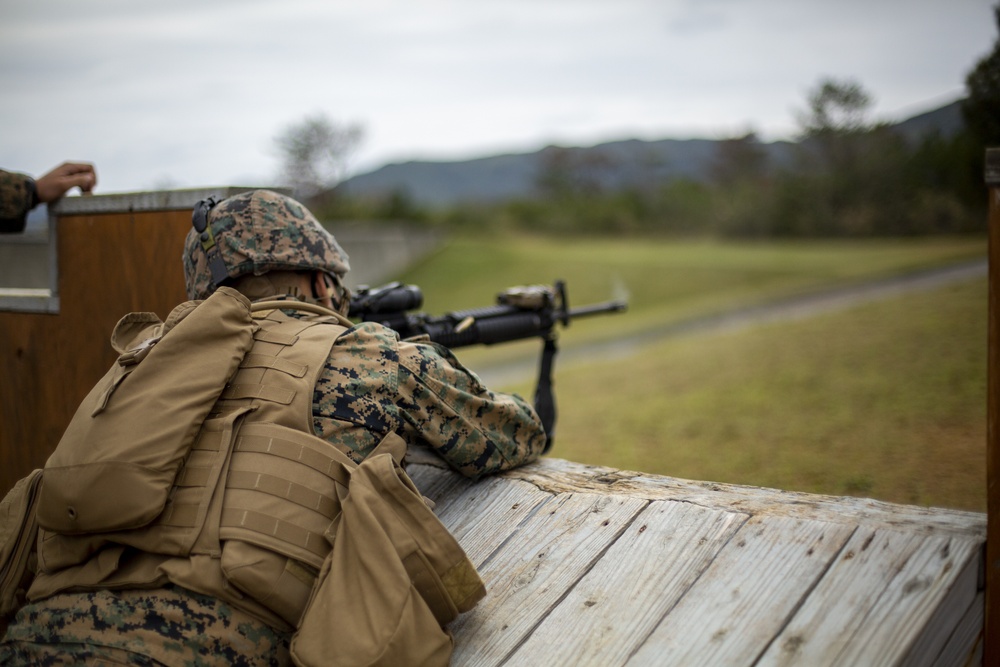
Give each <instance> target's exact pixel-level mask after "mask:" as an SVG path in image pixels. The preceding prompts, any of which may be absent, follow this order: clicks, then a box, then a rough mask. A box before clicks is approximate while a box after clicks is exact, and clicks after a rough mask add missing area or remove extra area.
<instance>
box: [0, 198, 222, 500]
mask: <svg viewBox="0 0 1000 667" xmlns="http://www.w3.org/2000/svg"><path fill="white" fill-rule="evenodd" d="M227 194H228V193H227ZM206 196H207V195H206ZM199 198H200V197H199ZM76 199H84V198H76ZM88 199H89V198H88ZM93 199H94V200H100V197H93ZM111 199H112V201H110V202H109V203H110V204H111V206H108V207H106V208H110V209H124V210H117V211H114V210H113V211H103V212H101V210H100V209H101V206H100V204H101V203H102V202H101V201H95V202H93V203H91V202H82V203H86V204H88V205H89V208H93V209H96V211H97V212H83V213H79V212H73V211H74V207H73V206H63V207H62V209H63V210H65V211H69V212H68V213H60V212H59V211H60V207H58V206H57V207H55V209H54V210H55V211H56V213H55V222H54V233H55V234H56V241H57V256H58V262H57V266H58V296H59V312H58V313H54V314H49V313H37V312H34V313H33V312H12V311H2V312H0V406H2V407H0V410H2V411H0V492H2V493H6V491H7V490H8V489H9V488H10V487H12V486H13V485H14V483H15V482H16V481H17V480H18V479H20V478H21V477H23V476H25V475H26V474H28V473H29V472H30V471H31V470H33V469H34V468H38V467H41V466H43V465H44V464H45V461H46V459H47V458H48V456H49V454H50V453H51V452H52V450H53V449H54V448H55V446H56V444H57V443H58V442H59V439H60V437H62V433H63V431H64V430H65V428H66V425H67V424H68V423H69V420H70V419H71V418H72V416H73V414H74V413H75V411H76V408H77V406H78V405H79V403H80V401H81V400H82V399H83V398H84V397H85V396H86V394H87V393H88V392H89V391H90V389H91V387H92V386H93V385H94V383H96V382H97V380H99V379H100V378H101V377H102V376H103V375H104V373H105V372H106V371H107V369H108V368H109V367H110V365H111V364H112V363H114V362H115V360H116V359H117V354H116V353H115V352H114V351H113V350H112V348H111V345H110V342H109V339H110V335H111V331H112V329H113V328H114V326H115V324H116V323H117V322H118V320H119V319H120V318H121V317H122V316H123V315H125V314H126V313H128V312H131V311H151V312H154V313H156V314H157V315H159V316H160V318H161V319H162V318H165V317H166V316H167V314H168V313H169V312H170V310H171V309H172V308H173V307H174V306H175V305H177V304H178V303H181V302H182V301H184V300H185V299H186V298H187V297H186V294H185V291H184V274H183V268H182V264H181V252H182V249H183V244H184V236H185V234H186V233H187V230H188V229H189V228H190V226H191V207H190V206H188V205H184V206H183V207H180V208H174V209H161V210H147V211H136V210H129V209H130V208H131V209H134V207H133V206H131V205H130V204H129V203H128V202H127V201H125V202H123V201H122V198H121V197H119V198H117V199H115V198H111ZM174 199H177V197H174ZM66 201H67V202H68V200H66ZM69 203H72V202H69ZM82 203H81V204H82ZM188 203H189V202H188ZM78 208H79V207H78Z"/></svg>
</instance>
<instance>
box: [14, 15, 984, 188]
mask: <svg viewBox="0 0 1000 667" xmlns="http://www.w3.org/2000/svg"><path fill="white" fill-rule="evenodd" d="M995 4H996V0H837V1H836V2H834V1H832V0H432V1H426V2H422V1H420V0H355V1H351V2H347V1H342V0H281V1H280V2H279V1H278V0H171V1H170V2H156V3H153V2H146V1H143V0H0V91H2V96H3V104H2V105H0V120H2V124H3V131H2V132H0V167H3V168H7V169H13V170H19V171H26V172H29V173H33V174H36V175H39V174H41V173H43V172H44V171H46V170H47V169H49V168H51V167H53V166H55V165H56V164H58V163H59V162H61V161H63V160H64V159H83V160H89V161H92V162H94V163H95V164H96V165H97V169H98V174H99V178H100V182H99V186H98V187H99V191H100V192H122V191H131V190H142V189H150V188H160V187H168V186H169V187H204V186H215V185H261V184H264V185H267V184H275V183H276V182H275V175H276V174H277V172H278V168H279V160H278V157H277V154H276V152H275V144H274V137H275V136H276V135H277V134H278V133H279V132H280V131H281V130H282V129H283V128H285V127H287V126H288V125H289V124H291V123H295V122H297V121H301V120H302V119H303V118H305V117H306V116H310V115H315V114H317V113H323V114H326V115H327V116H328V117H329V118H331V119H332V120H334V121H336V122H338V123H344V124H349V123H356V124H359V125H361V126H362V127H363V129H364V140H363V142H362V143H361V145H360V147H359V149H358V150H357V152H356V153H355V155H354V159H353V161H352V167H351V168H352V171H354V172H361V171H368V170H370V169H373V168H376V167H378V166H381V165H382V164H385V163H387V162H395V161H402V160H407V159H454V158H468V157H482V156H486V155H492V154H497V153H501V152H521V151H531V150H536V149H538V148H541V147H543V146H545V145H547V144H553V143H555V144H561V145H592V144H595V143H599V142H601V141H607V140H614V139H624V138H632V137H636V138H644V139H662V138H688V137H708V138H719V137H725V136H731V135H734V134H737V133H743V132H745V131H747V130H751V129H752V130H755V131H757V132H758V133H759V134H760V135H761V136H762V137H763V138H764V139H767V140H771V139H778V138H788V137H791V136H792V135H793V134H794V132H795V128H796V124H795V112H796V111H797V110H799V109H802V108H803V107H804V104H805V99H806V95H807V94H808V92H809V90H810V89H812V88H813V87H814V86H815V85H816V84H817V82H818V81H819V80H820V79H821V78H822V77H834V78H837V79H854V80H856V81H857V82H859V83H860V84H861V85H862V86H863V87H864V88H865V89H866V90H867V91H868V92H869V93H870V94H871V96H872V97H873V98H874V101H875V107H874V116H875V117H877V118H878V119H884V120H891V119H902V118H905V117H908V116H909V115H913V114H916V113H920V112H922V111H927V110H930V109H933V108H936V107H938V106H941V105H943V104H946V103H948V102H951V101H954V100H955V99H958V98H960V97H961V96H963V94H964V80H965V76H966V74H967V73H968V72H969V71H970V70H971V69H972V68H973V67H974V65H975V63H976V62H977V61H978V60H979V58H981V57H982V56H984V55H986V54H987V53H988V52H989V51H990V50H991V49H992V46H993V42H994V40H995V39H996V37H997V28H996V24H995V21H994V16H993V10H992V7H993V5H995Z"/></svg>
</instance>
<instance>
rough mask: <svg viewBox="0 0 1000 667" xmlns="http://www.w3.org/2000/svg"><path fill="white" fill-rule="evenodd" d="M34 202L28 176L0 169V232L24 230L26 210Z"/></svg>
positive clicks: (32, 187) (30, 207) (30, 179)
mask: <svg viewBox="0 0 1000 667" xmlns="http://www.w3.org/2000/svg"><path fill="white" fill-rule="evenodd" d="M36 203H37V202H36V201H35V181H34V180H33V179H32V178H31V177H30V176H25V175H24V174H18V173H15V172H11V171H2V170H0V233H12V232H21V231H24V225H25V220H26V217H27V215H28V211H30V210H31V209H32V208H34V206H35V204H36Z"/></svg>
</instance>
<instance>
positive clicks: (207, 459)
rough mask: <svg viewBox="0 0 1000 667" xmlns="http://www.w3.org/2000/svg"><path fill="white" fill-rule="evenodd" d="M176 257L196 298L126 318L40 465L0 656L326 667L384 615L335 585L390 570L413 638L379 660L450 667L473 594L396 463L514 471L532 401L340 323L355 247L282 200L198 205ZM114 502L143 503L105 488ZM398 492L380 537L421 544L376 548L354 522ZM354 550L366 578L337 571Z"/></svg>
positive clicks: (536, 444)
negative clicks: (31, 547)
mask: <svg viewBox="0 0 1000 667" xmlns="http://www.w3.org/2000/svg"><path fill="white" fill-rule="evenodd" d="M183 264H184V270H185V279H186V285H187V291H188V296H189V298H190V299H191V301H189V302H187V303H185V304H181V305H180V306H178V308H177V309H175V310H174V312H172V313H171V314H170V316H169V317H168V318H167V319H166V321H164V322H160V321H159V319H158V318H155V317H154V316H151V314H135V313H134V314H131V315H130V316H126V317H125V318H123V319H122V321H121V322H120V323H119V325H118V327H116V329H115V332H113V335H112V344H113V345H114V346H115V349H116V351H119V352H120V357H119V362H118V363H117V364H116V365H115V366H114V367H113V368H112V369H110V370H109V372H108V375H107V376H106V377H105V378H104V379H102V381H101V382H99V383H98V385H97V386H96V387H95V388H94V390H93V391H92V392H91V394H90V395H89V396H88V397H87V399H85V401H84V403H83V404H82V405H81V408H80V410H79V411H78V412H77V415H76V416H74V419H73V421H72V422H71V424H70V427H69V428H68V429H67V433H66V435H64V437H63V440H62V441H61V442H60V443H59V446H58V447H57V449H56V451H55V453H54V454H53V455H52V457H51V458H50V459H49V462H48V463H47V464H46V468H45V470H44V471H42V473H41V483H40V484H39V491H38V502H37V507H38V509H37V512H36V516H37V520H38V524H39V529H38V542H37V544H38V549H37V563H38V564H37V571H35V572H34V578H33V580H32V581H31V585H30V588H29V589H28V590H27V601H26V603H25V604H24V606H23V607H21V608H20V609H19V610H18V612H17V614H16V616H15V617H14V619H13V620H12V622H11V623H10V626H9V627H8V630H7V633H6V635H5V636H4V638H3V641H2V643H0V663H2V664H20V663H23V664H75V663H79V662H85V661H87V660H104V661H105V662H106V663H108V664H178V665H214V664H219V665H222V664H225V665H232V664H248V665H283V664H290V663H291V662H292V661H293V659H294V661H295V662H296V663H298V664H317V663H315V662H310V661H312V660H314V656H316V655H317V650H320V649H321V650H322V651H323V652H324V653H323V654H322V655H323V658H322V662H323V664H351V660H352V658H350V656H351V655H356V654H351V653H350V651H351V650H357V651H361V652H364V651H369V650H370V646H369V645H368V644H365V643H364V642H362V641H361V640H360V639H358V641H357V642H356V641H355V636H356V635H363V634H365V632H369V633H370V634H371V635H372V636H373V637H374V640H373V641H375V642H376V643H377V642H378V641H382V639H380V638H381V637H385V636H387V635H386V631H384V630H383V629H382V628H379V627H370V626H371V625H372V623H370V622H369V623H367V625H366V623H365V622H364V620H365V619H364V617H365V616H366V615H367V616H368V617H371V616H372V615H373V614H374V615H375V616H376V617H380V616H381V615H392V614H383V613H382V611H379V612H378V613H376V612H375V611H373V610H381V609H382V608H381V607H379V605H383V606H384V605H387V604H390V603H391V604H396V602H395V601H394V600H395V599H396V598H395V597H393V595H394V594H395V591H390V590H389V589H388V588H386V589H385V590H384V593H385V595H384V598H385V599H371V598H373V597H374V598H381V597H383V596H381V595H375V596H368V597H369V599H366V600H365V599H354V600H351V599H350V598H349V597H347V598H345V596H344V594H343V591H337V590H333V589H334V588H335V587H336V586H340V587H342V588H345V587H349V586H353V585H354V583H356V582H355V581H354V580H355V579H358V580H363V579H364V577H365V576H366V575H365V573H366V572H368V571H370V570H375V574H373V575H371V576H373V577H378V576H379V574H378V573H380V572H383V571H389V570H392V571H393V572H396V573H397V574H398V575H399V576H396V577H395V578H394V579H393V580H392V581H393V582H400V581H401V577H402V578H403V579H406V578H409V577H415V579H414V580H413V582H411V583H406V582H405V581H401V585H402V586H403V590H402V591H401V592H400V594H401V595H402V596H403V597H402V598H400V600H402V599H403V598H406V605H407V606H406V612H405V614H403V617H404V621H401V622H404V623H408V622H410V620H406V619H411V620H412V627H408V628H403V629H404V630H406V631H408V632H409V635H408V636H409V637H410V639H407V640H406V641H408V642H409V644H407V645H405V647H404V648H402V649H401V648H400V646H401V645H400V644H399V643H398V642H399V640H398V638H397V639H392V640H391V641H395V642H396V645H395V647H390V648H388V649H385V651H386V652H385V655H390V654H391V650H404V652H405V653H406V655H408V656H409V657H410V658H411V659H412V660H413V661H414V664H416V662H417V661H419V662H424V661H426V662H429V663H436V664H447V661H448V659H449V657H450V652H451V641H452V639H451V637H450V635H449V634H448V633H447V631H446V629H445V626H446V624H447V622H448V621H449V620H450V619H451V618H453V617H454V615H455V614H456V613H459V612H461V611H465V610H467V609H468V608H471V605H474V604H475V602H476V601H477V600H478V599H479V597H481V596H482V594H483V593H484V590H483V589H482V583H481V582H480V581H479V580H478V576H477V575H476V573H475V571H474V567H472V565H471V564H470V563H468V561H467V558H465V557H464V553H463V552H461V549H460V547H458V545H457V543H453V542H449V541H448V538H449V536H447V534H446V531H444V529H443V526H440V525H439V524H435V523H434V522H435V521H436V519H434V517H433V515H432V514H431V513H430V510H428V509H427V506H426V505H425V504H424V503H423V499H421V498H420V496H419V494H417V493H415V492H413V493H411V491H413V489H412V482H409V481H408V478H407V477H406V476H405V473H403V472H402V468H401V465H400V464H401V457H402V452H404V451H405V450H406V449H407V448H413V447H422V448H427V449H429V450H430V451H432V452H434V453H436V454H437V455H439V456H440V457H441V458H442V459H443V460H444V461H445V462H447V464H448V465H450V466H451V467H452V468H454V469H455V470H457V471H458V472H460V473H462V474H463V475H466V476H468V477H470V478H479V477H481V476H484V475H489V474H494V473H497V472H500V471H503V470H508V469H511V468H513V467H516V466H520V465H524V464H526V463H529V462H531V461H533V460H535V459H537V458H538V457H539V456H540V455H541V453H542V452H543V450H544V448H545V444H546V434H545V432H544V428H543V427H542V425H541V423H540V421H539V419H538V416H537V414H536V413H535V411H534V409H533V408H532V406H531V405H530V404H529V403H528V402H526V401H525V400H524V399H522V398H521V397H519V396H517V395H513V394H502V393H498V392H493V391H491V390H489V389H488V388H487V387H485V386H484V385H483V384H482V382H481V381H480V380H479V378H478V377H477V376H476V375H475V374H474V373H472V372H470V371H469V370H467V369H466V368H465V367H463V366H462V365H461V363H460V362H459V361H458V360H457V359H456V358H455V356H454V355H453V354H452V353H451V352H450V351H449V350H447V349H446V348H444V347H441V346H439V345H436V344H432V343H426V342H419V341H401V340H399V337H398V335H397V334H396V333H395V332H394V331H392V330H391V329H387V328H385V327H383V326H381V325H378V324H375V323H363V324H358V325H356V324H354V323H352V322H350V321H349V320H347V319H346V318H345V317H344V314H345V313H346V312H347V309H348V307H349V302H350V292H349V290H348V289H347V288H346V287H345V285H344V276H345V275H346V274H347V272H348V271H349V269H350V266H349V263H348V257H347V254H346V253H345V252H344V251H343V249H342V248H341V247H340V246H339V245H338V244H337V242H336V240H335V239H334V237H333V236H332V235H331V234H330V233H329V232H327V231H326V230H325V229H324V228H323V227H322V226H321V225H320V224H319V223H318V222H317V221H316V219H315V218H314V217H313V216H312V214H311V213H310V212H309V211H308V210H307V209H306V208H305V207H304V206H302V205H301V204H300V203H299V202H297V201H295V200H293V199H291V198H289V197H287V196H284V195H281V194H277V193H274V192H270V191H266V190H257V191H252V192H247V193H244V194H240V195H236V196H234V197H230V198H228V199H225V200H223V201H221V202H216V201H214V200H208V201H205V202H202V203H200V204H199V206H198V207H196V209H195V211H194V213H193V225H192V229H191V231H190V232H189V233H188V235H187V238H186V242H185V248H184V255H183ZM165 385H166V389H164V386H165ZM165 396H169V397H170V400H165V398H164V397H165ZM191 424H194V425H195V426H194V427H192V426H191ZM102 457H103V458H102ZM126 459H127V461H126V463H129V464H130V465H125V464H123V461H125V460H126ZM140 459H141V462H142V465H141V466H137V465H131V464H134V463H135V462H136V461H139V460H140ZM382 473H385V474H382ZM385 480H389V481H387V482H385ZM383 482H385V483H387V484H389V485H390V486H389V487H383V486H379V485H380V484H382V483H383ZM362 483H364V484H367V485H368V486H365V487H364V488H362V487H361V486H359V485H360V484H362ZM126 488H136V489H140V490H141V493H140V492H137V493H132V494H123V495H121V496H119V497H118V498H114V499H110V500H109V499H108V498H107V497H103V496H101V495H100V494H102V493H106V491H107V489H126ZM373 489H374V490H375V492H374V496H373V494H372V490H373ZM401 489H402V492H400V490H401ZM379 493H381V494H382V496H383V497H378V496H379ZM366 494H367V496H366ZM366 497H368V498H369V499H370V500H369V501H365V502H369V503H370V504H369V505H366V506H364V507H359V506H360V505H361V503H362V502H363V501H362V500H361V499H362V498H366ZM397 499H401V500H399V502H402V503H403V504H404V505H405V506H404V507H402V508H401V510H400V513H399V514H397V515H393V516H394V518H393V519H392V520H390V521H389V522H388V523H386V524H385V536H386V538H385V539H386V540H388V542H392V543H393V544H394V546H395V544H396V543H399V542H400V541H401V538H400V535H403V534H404V533H407V531H409V533H410V534H409V535H406V536H405V537H406V539H405V540H402V541H405V542H407V543H408V544H409V542H411V541H412V542H413V543H414V544H416V547H414V546H413V545H409V546H407V547H406V549H410V551H404V550H400V551H399V553H398V555H397V554H395V553H393V554H387V553H385V552H386V550H385V549H383V550H382V551H381V552H372V551H371V548H370V547H371V544H370V543H368V542H366V540H369V537H368V534H369V533H371V534H374V533H376V532H378V530H374V531H373V530H371V529H370V524H364V521H366V520H367V519H366V518H365V517H367V516H368V514H371V513H372V512H374V513H375V514H378V513H379V512H383V511H388V512H390V513H391V511H392V509H393V508H389V509H388V510H386V509H385V508H383V507H382V505H380V504H379V503H389V504H391V503H393V502H397ZM397 509H398V508H397ZM366 512H367V513H368V514H366ZM422 512H426V515H425V514H423V513H422ZM399 516H405V517H413V519H412V520H410V521H402V522H401V521H400V520H399V518H398V517H399ZM407 523H408V524H410V525H403V524H407ZM390 524H391V525H390ZM359 525H365V526H366V528H365V529H364V530H363V531H361V530H355V531H354V532H353V533H352V531H351V526H359ZM378 528H379V526H376V529H378ZM362 532H363V533H365V535H360V534H359V533H362ZM380 534H381V533H380ZM411 536H413V539H412V540H411V539H410V537H411ZM371 539H374V538H371ZM388 542H387V543H388ZM351 547H358V548H357V549H354V550H352V549H351ZM414 548H416V550H417V551H419V552H420V555H419V558H416V555H417V554H416V552H414V551H413V549H414ZM401 549H402V547H401ZM390 551H391V549H390ZM367 553H373V554H374V555H373V556H372V558H377V559H378V562H377V563H374V562H373V563H367V564H366V563H360V562H356V560H357V559H358V558H363V557H364V556H353V557H354V558H355V561H353V562H352V561H350V558H351V557H352V554H367ZM345 558H346V559H348V560H346V561H345ZM415 559H416V560H415ZM421 559H422V560H421ZM417 561H420V562H421V563H423V564H424V565H425V566H426V567H427V569H426V571H424V570H421V571H420V572H418V573H417V574H414V569H413V568H414V563H415V562H417ZM393 568H395V570H393ZM428 577H429V579H430V580H433V581H434V585H433V586H431V588H432V589H433V590H432V591H431V592H430V593H428V592H427V580H428ZM364 583H365V582H364V581H361V584H364ZM368 583H369V584H371V585H372V586H374V587H375V588H374V589H370V590H382V588H381V587H382V585H383V582H381V581H379V580H377V579H376V580H373V581H372V582H368ZM406 588H410V589H411V590H410V591H409V592H407V591H406V590H405V589H406ZM413 591H416V592H417V593H419V595H417V594H416V593H414V592H413ZM407 596H409V597H407ZM390 598H391V600H390ZM414 605H415V606H414ZM355 612H356V613H355ZM392 613H393V614H394V613H395V612H392ZM407 614H409V616H407ZM327 616H330V617H332V616H336V623H335V624H334V625H333V627H330V623H331V620H330V619H328V618H326V617H327ZM396 616H399V614H396ZM356 620H357V621H358V623H357V624H355V622H354V621H356ZM391 622H393V621H391V620H390V621H386V623H391ZM421 624H423V625H421ZM375 625H378V624H375ZM439 626H440V627H439ZM345 628H349V629H350V631H349V632H347V631H345V630H344V629H345ZM357 628H360V630H358V629H357ZM338 630H340V631H341V634H340V635H337V634H336V633H337V631H338ZM392 631H393V632H395V629H393V630H392ZM376 635H377V637H376ZM394 636H403V635H400V634H399V633H396V635H394ZM329 637H338V640H337V641H339V642H341V648H342V649H343V651H342V653H343V655H341V656H340V659H341V660H342V661H341V662H339V663H338V662H337V660H338V656H337V653H338V645H337V644H333V645H332V647H331V646H330V645H329V644H328V643H327V642H328V639H329ZM386 641H387V642H388V641H390V640H388V639H387V640H386ZM355 644H356V645H355ZM60 660H62V661H63V662H59V661H60Z"/></svg>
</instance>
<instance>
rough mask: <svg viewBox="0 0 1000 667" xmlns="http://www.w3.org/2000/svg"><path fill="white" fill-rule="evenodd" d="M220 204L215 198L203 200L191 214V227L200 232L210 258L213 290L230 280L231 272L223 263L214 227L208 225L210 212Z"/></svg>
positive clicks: (203, 247) (203, 248)
mask: <svg viewBox="0 0 1000 667" xmlns="http://www.w3.org/2000/svg"><path fill="white" fill-rule="evenodd" d="M218 203H219V200H218V199H216V198H215V197H209V198H208V199H202V200H201V201H199V202H198V203H197V204H195V206H194V212H193V213H192V214H191V225H192V226H193V227H194V229H195V231H196V232H198V234H199V241H200V242H201V249H202V250H204V251H205V256H206V257H208V268H209V270H211V272H212V288H213V289H214V288H216V287H218V286H219V285H221V284H222V283H223V282H225V281H226V280H227V279H228V278H229V270H228V269H227V268H226V263H225V262H224V261H222V255H221V254H220V253H219V247H218V245H216V243H215V235H214V234H213V233H212V226H211V225H210V224H208V212H209V211H211V210H212V207H213V206H215V205H216V204H218Z"/></svg>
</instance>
